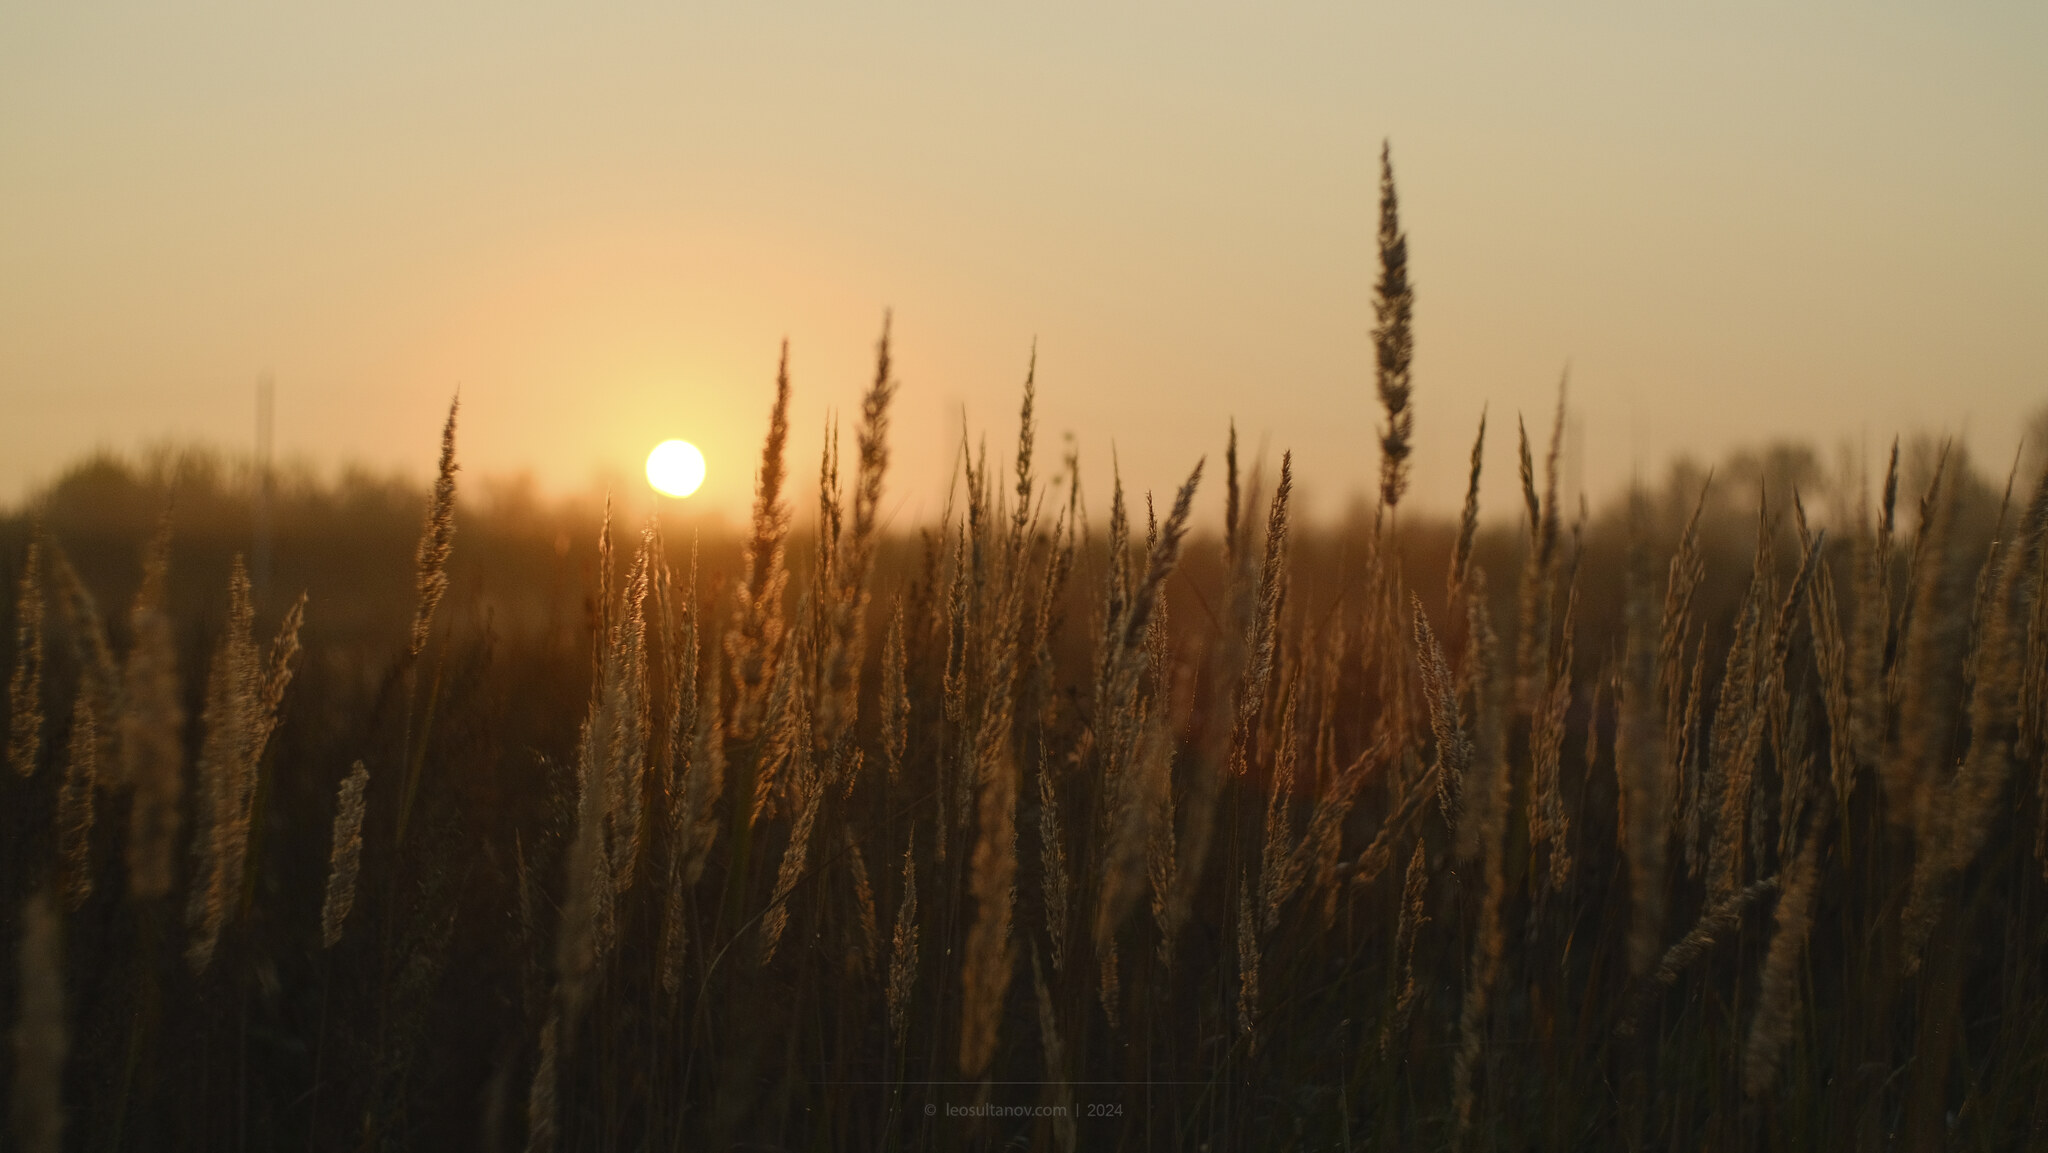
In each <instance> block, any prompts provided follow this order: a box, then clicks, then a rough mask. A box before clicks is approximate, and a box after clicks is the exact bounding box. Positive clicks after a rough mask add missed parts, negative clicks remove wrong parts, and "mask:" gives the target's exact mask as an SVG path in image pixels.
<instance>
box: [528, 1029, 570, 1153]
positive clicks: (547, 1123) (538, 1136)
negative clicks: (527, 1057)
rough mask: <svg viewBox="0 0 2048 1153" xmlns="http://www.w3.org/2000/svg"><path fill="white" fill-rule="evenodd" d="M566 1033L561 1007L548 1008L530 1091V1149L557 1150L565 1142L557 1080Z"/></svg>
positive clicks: (550, 1152)
mask: <svg viewBox="0 0 2048 1153" xmlns="http://www.w3.org/2000/svg"><path fill="white" fill-rule="evenodd" d="M561 1035H562V1017H561V1010H560V1009H550V1010H548V1019H547V1022H546V1023H545V1024H543V1025H542V1026H541V1027H540V1042H539V1044H538V1045H537V1046H536V1047H535V1048H536V1052H535V1054H534V1060H533V1084H532V1085H531V1087H529V1088H528V1089H527V1094H526V1153H555V1149H556V1148H557V1146H558V1145H559V1144H560V1143H561V1136H560V1131H559V1129H558V1124H559V1120H560V1118H559V1110H560V1108H561V1106H560V1104H559V1101H558V1098H557V1081H558V1080H559V1078H560V1074H559V1072H558V1067H559V1054H558V1050H559V1049H560V1047H561Z"/></svg>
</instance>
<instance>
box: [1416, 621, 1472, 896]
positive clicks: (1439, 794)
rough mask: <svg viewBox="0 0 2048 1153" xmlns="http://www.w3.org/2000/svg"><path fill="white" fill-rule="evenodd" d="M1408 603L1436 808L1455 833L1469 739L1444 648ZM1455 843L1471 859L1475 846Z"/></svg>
mask: <svg viewBox="0 0 2048 1153" xmlns="http://www.w3.org/2000/svg"><path fill="white" fill-rule="evenodd" d="M1461 583H1462V582H1461ZM1408 603H1409V608H1410V611H1411V612H1412V614H1413V616H1414V618H1415V658H1416V660H1417V661H1418V662H1419V663H1420V664H1421V666H1422V695H1423V700H1424V701H1425V702H1426V703H1427V704H1428V705H1429V729H1430V733H1431V735H1433V736H1434V737H1435V738H1436V762H1435V765H1434V772H1435V776H1436V801H1437V806H1438V807H1439V808H1440V809H1442V810H1443V814H1444V825H1445V826H1446V827H1448V828H1452V829H1457V828H1459V822H1458V803H1459V796H1460V793H1461V792H1462V790H1463V789H1464V783H1465V774H1466V772H1467V771H1469V770H1470V769H1471V767H1472V738H1471V737H1470V736H1468V735H1467V734H1466V732H1465V723H1464V718H1463V717H1461V716H1460V715H1459V709H1458V690H1457V683H1456V681H1455V680H1454V679H1453V678H1452V676H1451V665H1450V662H1449V661H1447V660H1445V659H1444V650H1443V646H1442V645H1440V644H1438V643H1437V639H1436V633H1435V632H1434V631H1432V630H1431V629H1430V627H1429V616H1428V614H1427V613H1425V612H1423V610H1422V598H1420V597H1418V596H1416V595H1415V594H1414V593H1412V592H1411V593H1409V594H1408ZM1458 840H1459V844H1460V846H1461V848H1460V849H1459V854H1458V855H1459V858H1460V859H1461V860H1466V859H1470V857H1471V855H1472V854H1471V852H1470V851H1469V850H1470V849H1472V848H1475V847H1476V843H1475V844H1474V845H1471V846H1468V845H1466V843H1465V842H1466V838H1465V836H1464V835H1463V834H1460V836H1459V838H1458Z"/></svg>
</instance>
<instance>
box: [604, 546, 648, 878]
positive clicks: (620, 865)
mask: <svg viewBox="0 0 2048 1153" xmlns="http://www.w3.org/2000/svg"><path fill="white" fill-rule="evenodd" d="M654 549H655V540H654V531H653V529H652V528H649V529H646V530H643V531H642V532H641V534H640V548H639V550H638V551H637V552H636V553H635V554H634V557H633V571H632V573H631V574H630V575H629V576H628V577H627V579H626V587H625V590H624V602H623V604H622V605H621V606H620V608H621V611H620V612H619V613H618V614H617V615H616V616H615V618H614V620H613V622H612V630H611V635H610V637H609V639H608V642H607V644H606V646H605V648H606V651H605V656H604V659H603V668H602V669H601V673H602V686H603V691H604V693H605V701H604V706H605V712H606V716H605V718H604V719H605V721H606V727H605V729H604V735H605V745H604V759H603V761H602V766H603V768H602V772H603V774H604V780H605V837H606V856H607V857H608V858H609V859H610V863H611V867H612V876H611V884H612V891H613V892H614V893H624V892H625V891H626V890H627V889H628V888H629V887H631V885H632V883H633V878H634V877H635V876H636V875H637V870H638V865H639V860H640V850H641V841H642V831H643V829H642V826H643V824H644V819H645V795H646V786H647V753H648V747H649V744H650V739H651V736H652V734H651V732H650V730H649V725H648V707H647V705H648V692H647V668H648V660H647V597H648V594H649V592H650V591H652V585H653V577H654V572H653V570H654V564H655V556H654Z"/></svg>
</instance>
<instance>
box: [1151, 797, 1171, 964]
mask: <svg viewBox="0 0 2048 1153" xmlns="http://www.w3.org/2000/svg"><path fill="white" fill-rule="evenodd" d="M1155 801H1156V804H1157V808H1155V809H1154V810H1153V813H1152V838H1151V840H1149V841H1147V842H1146V843H1145V879H1146V880H1147V881H1149V882H1151V885H1152V927H1153V929H1154V930H1156V931H1157V932H1158V934H1159V944H1158V950H1157V952H1158V958H1159V971H1160V972H1161V973H1162V974H1164V973H1170V972H1172V971H1173V937H1174V932H1173V929H1174V925H1173V884H1174V882H1173V878H1174V867H1175V864H1176V861H1175V857H1174V834H1173V819H1174V809H1175V805H1174V797H1173V780H1172V777H1171V774H1169V775H1168V778H1167V781H1166V787H1165V788H1162V789H1160V790H1159V791H1158V794H1157V796H1156V797H1155Z"/></svg>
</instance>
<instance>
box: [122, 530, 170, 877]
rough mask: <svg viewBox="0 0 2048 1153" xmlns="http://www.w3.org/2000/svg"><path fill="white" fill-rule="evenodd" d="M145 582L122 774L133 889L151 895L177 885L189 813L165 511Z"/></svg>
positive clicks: (125, 714) (125, 693)
mask: <svg viewBox="0 0 2048 1153" xmlns="http://www.w3.org/2000/svg"><path fill="white" fill-rule="evenodd" d="M143 556H144V559H143V564H142V587H141V588H140V589H138V590H137V591H136V594H135V606H134V609H133V611H132V612H131V613H130V615H129V622H130V623H129V627H130V630H131V631H132V632H133V634H134V637H135V642H134V644H133V646H131V647H130V648H129V650H128V659H127V663H126V667H125V668H124V670H123V673H122V677H121V686H122V701H121V719H120V721H119V722H118V724H117V726H116V727H117V728H118V730H119V733H120V738H119V740H120V749H121V775H122V776H123V778H125V779H126V780H127V782H128V785H129V787H130V788H131V789H132V790H134V796H133V800H132V804H131V807H130V809H129V823H128V891H129V893H130V894H131V895H133V896H135V897H138V898H142V899H145V900H146V899H149V898H153V897H161V896H163V895H165V894H166V893H169V892H170V891H171V875H172V866H171V855H172V852H173V851H174V847H175V845H176V843H177V839H178V827H179V825H180V823H181V822H182V819H183V813H182V812H181V810H180V806H179V801H180V799H181V798H182V797H183V795H184V792H185V774H184V766H183V762H184V734H183V730H184V727H185V711H184V709H183V707H182V706H181V705H180V704H179V697H180V694H179V691H178V653H177V650H176V648H175V647H174V646H173V643H172V640H171V619H170V615H169V613H168V612H167V611H166V610H165V607H164V597H165V584H166V582H167V581H168V579H169V573H170V562H171V520H170V517H169V516H168V515H166V516H164V517H163V518H162V519H161V520H160V521H159V522H158V525H157V530H156V535H155V536H154V537H153V538H152V539H151V541H150V544H149V548H148V550H147V551H146V552H145V553H144V554H143Z"/></svg>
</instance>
